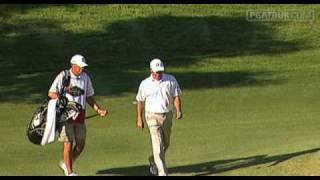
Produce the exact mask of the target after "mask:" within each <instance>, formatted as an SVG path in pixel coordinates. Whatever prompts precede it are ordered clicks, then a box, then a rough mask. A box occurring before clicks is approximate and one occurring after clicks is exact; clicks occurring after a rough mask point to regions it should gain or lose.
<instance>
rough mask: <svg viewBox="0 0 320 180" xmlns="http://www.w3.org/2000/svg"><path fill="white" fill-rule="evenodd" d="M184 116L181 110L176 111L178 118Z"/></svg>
mask: <svg viewBox="0 0 320 180" xmlns="http://www.w3.org/2000/svg"><path fill="white" fill-rule="evenodd" d="M181 118H182V112H181V111H177V112H176V119H181Z"/></svg>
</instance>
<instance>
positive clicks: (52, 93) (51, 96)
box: [48, 92, 59, 99]
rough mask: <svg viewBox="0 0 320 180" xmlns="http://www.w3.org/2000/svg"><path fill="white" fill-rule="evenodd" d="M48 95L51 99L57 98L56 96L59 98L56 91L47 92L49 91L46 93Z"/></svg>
mask: <svg viewBox="0 0 320 180" xmlns="http://www.w3.org/2000/svg"><path fill="white" fill-rule="evenodd" d="M48 96H49V97H50V98H51V99H58V98H59V94H58V93H56V92H49V93H48Z"/></svg>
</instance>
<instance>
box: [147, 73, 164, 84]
mask: <svg viewBox="0 0 320 180" xmlns="http://www.w3.org/2000/svg"><path fill="white" fill-rule="evenodd" d="M164 76H165V75H164V73H163V74H162V77H161V79H160V80H159V81H158V80H156V79H153V77H152V74H151V75H150V79H151V82H159V83H161V82H162V81H163V80H164Z"/></svg>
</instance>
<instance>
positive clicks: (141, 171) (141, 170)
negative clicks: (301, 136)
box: [96, 148, 320, 176]
mask: <svg viewBox="0 0 320 180" xmlns="http://www.w3.org/2000/svg"><path fill="white" fill-rule="evenodd" d="M319 150H320V148H315V149H310V150H305V151H300V152H294V153H288V154H281V155H275V156H268V155H257V156H251V157H244V158H236V159H227V160H218V161H211V162H204V163H199V164H192V165H184V166H178V167H172V168H169V169H168V171H169V174H182V175H183V174H191V173H192V174H194V175H196V176H205V175H214V174H218V173H222V172H226V171H231V170H236V169H241V168H246V167H251V166H256V165H263V164H268V163H271V165H269V167H270V166H275V165H277V164H279V163H282V162H284V161H287V160H289V159H291V158H294V157H297V156H302V155H306V154H309V153H315V152H317V151H319ZM148 170H149V166H147V165H141V166H132V167H123V168H111V169H105V170H99V171H97V172H96V174H98V175H120V176H146V175H150V174H149V171H148Z"/></svg>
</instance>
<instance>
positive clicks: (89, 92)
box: [49, 69, 94, 109]
mask: <svg viewBox="0 0 320 180" xmlns="http://www.w3.org/2000/svg"><path fill="white" fill-rule="evenodd" d="M69 72H70V85H69V87H74V86H77V87H78V88H80V89H82V90H83V91H84V93H83V94H82V95H80V96H72V95H71V94H69V93H68V92H67V93H66V98H67V99H68V100H69V101H72V102H77V103H79V104H81V105H82V107H83V109H86V99H87V97H90V96H93V95H94V89H93V87H92V82H91V79H90V77H89V75H88V74H87V73H85V72H82V73H81V75H80V76H76V75H74V74H73V73H72V71H71V69H70V70H69ZM63 74H64V73H63V71H62V72H61V73H59V74H58V76H57V77H56V78H55V80H54V81H53V83H52V85H51V87H50V89H49V92H55V93H59V92H60V90H61V88H62V79H63Z"/></svg>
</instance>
